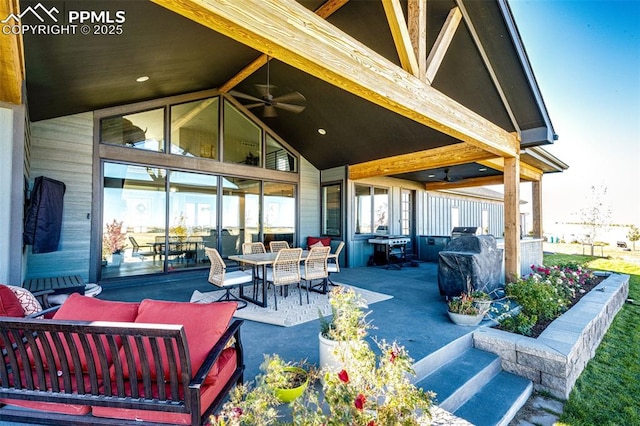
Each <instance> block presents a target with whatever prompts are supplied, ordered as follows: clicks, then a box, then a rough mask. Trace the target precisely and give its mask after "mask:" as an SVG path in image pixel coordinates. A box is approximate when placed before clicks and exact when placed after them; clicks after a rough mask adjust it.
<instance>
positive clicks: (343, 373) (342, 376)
mask: <svg viewBox="0 0 640 426" xmlns="http://www.w3.org/2000/svg"><path fill="white" fill-rule="evenodd" d="M338 378H339V379H340V381H341V382H343V383H349V374H348V373H347V372H346V371H345V370H340V372H339V373H338Z"/></svg>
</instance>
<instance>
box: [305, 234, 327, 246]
mask: <svg viewBox="0 0 640 426" xmlns="http://www.w3.org/2000/svg"><path fill="white" fill-rule="evenodd" d="M317 242H320V243H322V245H323V246H325V247H326V246H330V245H331V237H307V248H311V246H312V245H314V244H315V243H317Z"/></svg>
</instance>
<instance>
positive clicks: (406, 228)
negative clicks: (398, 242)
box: [400, 190, 413, 235]
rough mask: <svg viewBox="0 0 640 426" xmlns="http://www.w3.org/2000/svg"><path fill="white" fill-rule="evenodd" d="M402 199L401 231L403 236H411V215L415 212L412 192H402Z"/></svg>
mask: <svg viewBox="0 0 640 426" xmlns="http://www.w3.org/2000/svg"><path fill="white" fill-rule="evenodd" d="M400 197H401V198H400V231H401V233H402V235H411V215H412V212H413V206H412V202H411V191H407V190H402V194H401V196H400Z"/></svg>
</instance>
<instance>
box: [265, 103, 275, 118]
mask: <svg viewBox="0 0 640 426" xmlns="http://www.w3.org/2000/svg"><path fill="white" fill-rule="evenodd" d="M262 116H263V117H265V118H273V117H277V116H278V112H277V111H276V108H275V107H274V106H273V105H265V106H264V110H263V111H262Z"/></svg>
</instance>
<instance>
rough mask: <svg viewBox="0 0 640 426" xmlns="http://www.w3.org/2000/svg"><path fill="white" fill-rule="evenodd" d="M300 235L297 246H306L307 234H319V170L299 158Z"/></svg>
mask: <svg viewBox="0 0 640 426" xmlns="http://www.w3.org/2000/svg"><path fill="white" fill-rule="evenodd" d="M299 194H300V197H299V198H300V201H299V202H300V204H299V205H300V227H299V229H300V235H298V246H299V247H306V245H307V237H308V236H319V235H320V171H319V170H318V169H316V168H315V167H313V165H312V164H311V163H309V161H307V160H305V159H304V158H302V157H301V158H300V191H299Z"/></svg>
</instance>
